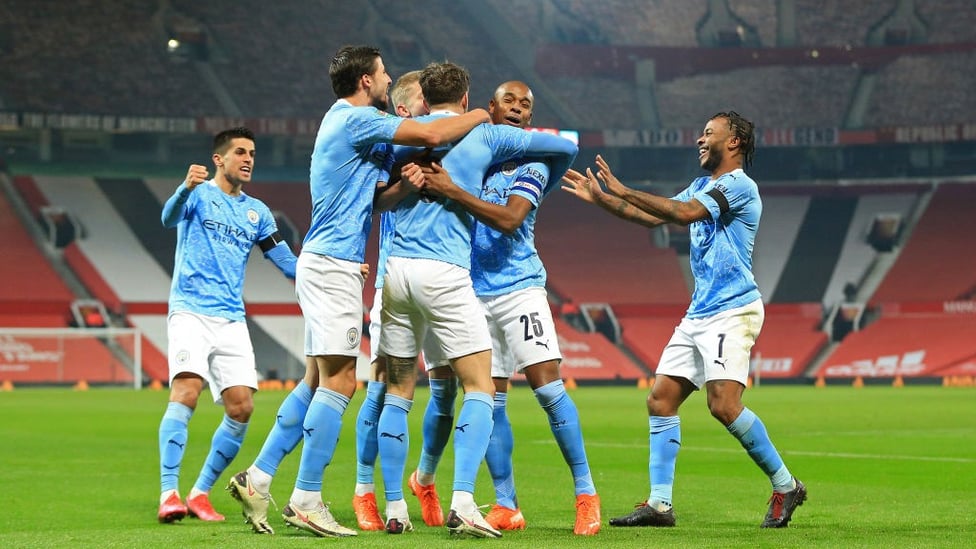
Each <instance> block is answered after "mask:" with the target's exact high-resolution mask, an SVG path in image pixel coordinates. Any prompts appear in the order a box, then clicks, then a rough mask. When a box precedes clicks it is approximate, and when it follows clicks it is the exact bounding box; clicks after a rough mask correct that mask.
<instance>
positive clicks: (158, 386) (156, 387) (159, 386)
mask: <svg viewBox="0 0 976 549" xmlns="http://www.w3.org/2000/svg"><path fill="white" fill-rule="evenodd" d="M149 388H150V389H152V390H153V391H162V390H163V382H162V381H159V380H158V379H154V380H152V381H150V382H149Z"/></svg>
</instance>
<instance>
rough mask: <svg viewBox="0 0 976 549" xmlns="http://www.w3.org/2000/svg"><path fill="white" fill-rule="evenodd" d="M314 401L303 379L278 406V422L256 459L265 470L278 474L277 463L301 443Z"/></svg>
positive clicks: (256, 463) (256, 462)
mask: <svg viewBox="0 0 976 549" xmlns="http://www.w3.org/2000/svg"><path fill="white" fill-rule="evenodd" d="M311 402H312V388H311V387H309V386H308V384H306V383H305V381H304V380H302V381H300V382H299V383H298V385H295V388H294V389H292V390H291V392H290V393H288V396H286V397H285V400H284V401H283V402H282V403H281V406H279V407H278V415H277V417H276V418H275V423H274V425H273V426H272V427H271V432H269V433H268V438H266V439H264V446H262V447H261V452H260V453H258V457H257V459H256V460H254V465H255V466H256V467H257V468H258V469H260V470H262V471H264V472H265V473H267V474H269V475H271V476H275V474H276V473H277V472H278V466H279V465H281V461H282V460H283V459H285V456H287V455H288V454H290V453H291V452H292V450H294V449H295V447H296V446H298V443H299V442H301V440H302V423H303V422H304V421H305V414H306V413H308V405H309V404H310V403H311Z"/></svg>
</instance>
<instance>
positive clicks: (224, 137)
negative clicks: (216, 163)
mask: <svg viewBox="0 0 976 549" xmlns="http://www.w3.org/2000/svg"><path fill="white" fill-rule="evenodd" d="M238 137H243V138H245V139H250V140H251V141H254V132H252V131H251V130H249V129H247V128H245V127H244V126H238V127H236V128H229V129H226V130H224V131H222V132H220V133H218V134H217V135H215V136H214V140H213V152H215V153H218V154H224V153H225V152H227V148H228V147H229V146H230V142H231V141H233V140H234V139H236V138H238Z"/></svg>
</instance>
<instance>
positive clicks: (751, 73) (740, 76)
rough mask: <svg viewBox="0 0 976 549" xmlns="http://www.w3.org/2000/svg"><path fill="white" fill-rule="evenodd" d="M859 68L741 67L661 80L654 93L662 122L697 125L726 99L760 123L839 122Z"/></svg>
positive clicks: (826, 124) (778, 125)
mask: <svg viewBox="0 0 976 549" xmlns="http://www.w3.org/2000/svg"><path fill="white" fill-rule="evenodd" d="M858 73H859V69H857V68H856V67H850V66H827V67H782V66H776V67H759V68H742V69H736V70H730V71H728V72H725V73H714V74H703V75H698V76H691V77H686V78H676V79H674V80H672V81H670V82H659V83H658V85H657V86H656V88H655V94H656V96H657V101H658V110H659V111H660V113H661V125H662V126H663V127H666V128H700V127H702V126H703V125H704V120H703V118H702V117H703V116H711V115H712V114H714V113H716V112H721V111H724V110H727V109H728V106H729V105H735V110H736V111H738V112H740V113H749V116H751V117H752V121H753V122H754V123H755V124H756V125H757V126H759V127H769V128H785V127H803V126H809V127H830V126H840V125H842V124H843V122H844V115H845V113H846V111H847V106H848V103H849V102H850V97H851V92H852V91H853V90H854V85H855V84H856V82H857V77H858ZM716 90H722V93H716Z"/></svg>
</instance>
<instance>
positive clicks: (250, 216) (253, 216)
mask: <svg viewBox="0 0 976 549" xmlns="http://www.w3.org/2000/svg"><path fill="white" fill-rule="evenodd" d="M258 219H259V217H258V212H256V211H254V210H248V211H247V220H248V221H250V222H251V225H257V224H258Z"/></svg>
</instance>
